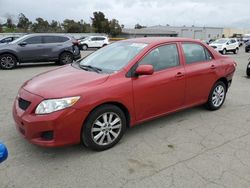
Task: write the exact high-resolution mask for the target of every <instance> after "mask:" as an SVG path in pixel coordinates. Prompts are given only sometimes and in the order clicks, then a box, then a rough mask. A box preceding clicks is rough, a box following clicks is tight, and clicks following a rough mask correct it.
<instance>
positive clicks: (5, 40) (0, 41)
mask: <svg viewBox="0 0 250 188" xmlns="http://www.w3.org/2000/svg"><path fill="white" fill-rule="evenodd" d="M18 38H19V37H17V36H9V37H3V38H1V39H0V45H2V44H7V43H10V42H12V41H14V40H16V39H18Z"/></svg>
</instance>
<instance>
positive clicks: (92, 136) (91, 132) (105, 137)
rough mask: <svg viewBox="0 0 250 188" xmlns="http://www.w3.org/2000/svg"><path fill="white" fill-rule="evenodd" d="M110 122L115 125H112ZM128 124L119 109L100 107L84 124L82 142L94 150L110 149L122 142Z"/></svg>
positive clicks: (115, 107)
mask: <svg viewBox="0 0 250 188" xmlns="http://www.w3.org/2000/svg"><path fill="white" fill-rule="evenodd" d="M110 118H111V119H110ZM105 119H106V124H105ZM116 121H117V122H116ZM110 122H111V123H114V124H113V125H112V124H111V123H110ZM126 124H127V123H126V117H125V114H124V112H123V111H122V110H121V109H120V108H119V107H117V106H115V105H103V106H100V107H98V108H96V109H95V110H94V111H92V112H91V113H90V115H89V117H88V118H87V120H86V122H85V123H84V125H83V128H82V132H81V140H82V142H83V144H84V145H85V146H87V147H88V148H90V149H92V150H97V151H103V150H106V149H109V148H111V147H113V146H114V145H116V144H117V143H118V142H119V141H120V139H121V138H122V136H123V134H124V133H125V130H126ZM119 125H120V126H119Z"/></svg>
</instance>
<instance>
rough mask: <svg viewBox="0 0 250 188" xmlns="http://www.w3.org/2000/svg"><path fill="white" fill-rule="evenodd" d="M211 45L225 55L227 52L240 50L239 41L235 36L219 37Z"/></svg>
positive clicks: (235, 52)
mask: <svg viewBox="0 0 250 188" xmlns="http://www.w3.org/2000/svg"><path fill="white" fill-rule="evenodd" d="M209 46H211V47H213V48H214V49H215V50H216V51H218V52H220V53H222V54H223V55H225V54H226V53H227V52H233V53H234V54H237V53H238V52H239V42H238V41H237V39H234V38H231V39H230V38H222V39H218V40H216V41H214V42H212V43H211V44H209Z"/></svg>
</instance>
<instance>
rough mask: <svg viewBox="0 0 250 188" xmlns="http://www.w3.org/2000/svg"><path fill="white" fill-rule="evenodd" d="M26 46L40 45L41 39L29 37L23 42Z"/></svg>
mask: <svg viewBox="0 0 250 188" xmlns="http://www.w3.org/2000/svg"><path fill="white" fill-rule="evenodd" d="M24 42H26V43H27V44H40V43H42V37H40V36H37V37H30V38H28V39H26V40H24Z"/></svg>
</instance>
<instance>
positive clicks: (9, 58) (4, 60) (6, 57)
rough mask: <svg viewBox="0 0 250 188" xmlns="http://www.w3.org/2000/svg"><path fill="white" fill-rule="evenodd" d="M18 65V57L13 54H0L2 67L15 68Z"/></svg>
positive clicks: (6, 68) (0, 65)
mask: <svg viewBox="0 0 250 188" xmlns="http://www.w3.org/2000/svg"><path fill="white" fill-rule="evenodd" d="M16 65H17V59H16V57H15V56H13V55H11V54H3V55H1V56H0V68H1V69H5V70H11V69H14V68H15V67H16Z"/></svg>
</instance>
